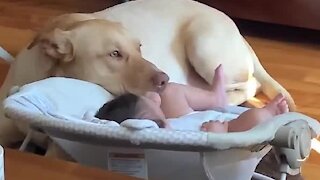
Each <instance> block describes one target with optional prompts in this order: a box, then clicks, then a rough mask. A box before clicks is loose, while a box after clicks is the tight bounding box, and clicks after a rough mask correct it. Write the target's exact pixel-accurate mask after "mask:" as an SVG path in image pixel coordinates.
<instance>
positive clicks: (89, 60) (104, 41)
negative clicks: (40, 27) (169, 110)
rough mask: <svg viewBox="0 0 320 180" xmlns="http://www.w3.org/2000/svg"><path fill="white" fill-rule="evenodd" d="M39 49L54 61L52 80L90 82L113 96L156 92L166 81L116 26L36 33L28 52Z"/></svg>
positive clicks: (92, 24) (91, 23) (83, 25)
mask: <svg viewBox="0 0 320 180" xmlns="http://www.w3.org/2000/svg"><path fill="white" fill-rule="evenodd" d="M35 45H39V47H40V48H41V50H42V51H43V52H44V53H45V54H46V55H47V56H49V57H50V59H52V60H53V61H55V64H56V65H55V67H54V68H53V71H52V75H53V76H64V77H71V78H77V79H81V80H85V81H90V82H93V83H96V84H99V85H101V86H103V87H104V88H105V89H107V90H108V91H110V92H111V93H113V94H117V95H119V94H122V93H124V92H131V93H136V94H141V93H144V92H146V91H160V90H162V89H163V88H164V87H165V85H166V84H167V82H168V80H169V77H168V76H167V75H166V74H165V73H164V72H162V71H160V70H159V69H158V68H157V67H156V66H155V65H153V64H152V63H150V62H148V61H147V60H145V59H144V58H143V57H142V55H141V52H140V46H141V44H140V41H139V40H138V39H135V38H133V37H132V36H131V35H130V34H129V33H128V32H127V31H126V29H125V28H123V27H122V26H121V25H120V24H119V23H115V22H110V21H107V20H99V19H88V20H82V21H77V22H75V23H71V25H70V26H67V27H65V26H63V28H57V27H54V28H52V27H51V28H48V29H46V30H45V31H43V32H41V33H39V34H38V35H37V36H36V37H35V39H34V41H33V42H32V43H31V44H30V45H29V47H28V48H29V49H30V48H32V47H33V46H35Z"/></svg>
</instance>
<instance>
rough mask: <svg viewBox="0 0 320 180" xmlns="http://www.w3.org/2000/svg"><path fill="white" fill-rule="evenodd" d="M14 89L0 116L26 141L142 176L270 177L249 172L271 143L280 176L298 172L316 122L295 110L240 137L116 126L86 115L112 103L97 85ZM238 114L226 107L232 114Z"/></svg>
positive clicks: (54, 83) (67, 82)
mask: <svg viewBox="0 0 320 180" xmlns="http://www.w3.org/2000/svg"><path fill="white" fill-rule="evenodd" d="M15 89H16V90H15V93H13V94H11V95H10V96H9V97H8V98H7V99H6V100H5V101H4V108H5V109H4V110H5V114H6V116H7V117H8V118H10V119H12V120H14V121H16V122H18V123H27V124H28V125H29V128H30V131H29V134H28V136H31V135H32V133H33V132H35V131H41V132H43V133H46V134H47V135H49V136H50V137H51V138H52V139H53V140H54V141H55V142H56V143H58V144H59V145H60V146H61V147H62V148H63V149H64V150H65V151H66V152H67V153H68V154H70V155H71V156H72V157H73V158H74V159H75V160H76V161H77V162H79V163H81V164H86V165H92V166H97V167H102V168H106V169H109V170H113V171H119V172H122V173H126V174H129V175H131V176H136V177H140V178H144V179H152V180H157V179H159V180H163V179H166V180H170V179H172V180H177V179H181V180H182V179H183V180H195V179H196V180H202V179H216V180H245V179H251V178H252V177H254V178H257V179H271V178H268V177H266V176H263V175H261V174H258V173H255V172H254V171H255V168H256V166H257V164H258V163H259V161H260V160H261V159H262V157H263V156H264V155H266V153H267V152H268V151H269V150H270V149H271V147H272V146H273V147H274V148H275V149H276V150H278V151H279V152H280V154H281V159H282V163H283V164H282V166H281V168H280V169H279V171H281V172H282V173H283V176H282V179H285V175H286V174H297V173H298V172H300V167H301V163H302V161H303V160H304V159H305V158H307V157H308V155H309V153H310V150H311V139H313V138H315V137H317V136H318V135H319V133H320V124H319V123H318V121H317V120H315V119H312V118H310V117H308V116H305V115H303V114H301V113H296V112H289V113H285V114H282V115H278V116H276V117H274V118H273V119H271V120H269V121H268V122H266V123H264V124H260V125H258V126H256V127H255V128H252V129H251V130H248V131H245V132H236V133H222V134H215V133H210V132H200V131H194V130H190V129H188V128H185V129H184V127H173V129H171V130H168V129H161V128H158V127H157V126H156V125H155V124H154V123H153V122H152V121H148V120H145V121H141V122H143V123H138V124H137V123H136V122H137V121H134V120H127V121H124V122H123V123H121V124H117V123H115V122H113V121H106V120H97V119H95V118H92V117H93V114H94V112H95V111H96V110H97V109H99V107H101V106H102V105H103V104H104V103H105V102H106V101H108V100H110V99H112V96H111V94H110V93H108V92H107V91H106V90H104V89H103V88H101V87H100V86H98V85H95V84H92V83H89V82H85V81H81V80H76V79H70V78H58V77H56V78H48V79H44V80H40V81H36V82H33V83H30V84H27V85H24V86H22V87H15ZM245 110H247V108H244V107H238V106H230V107H228V112H229V113H234V114H240V113H241V112H243V111H245ZM27 141H28V137H27V138H26V140H25V143H26V142H27ZM25 143H24V145H25Z"/></svg>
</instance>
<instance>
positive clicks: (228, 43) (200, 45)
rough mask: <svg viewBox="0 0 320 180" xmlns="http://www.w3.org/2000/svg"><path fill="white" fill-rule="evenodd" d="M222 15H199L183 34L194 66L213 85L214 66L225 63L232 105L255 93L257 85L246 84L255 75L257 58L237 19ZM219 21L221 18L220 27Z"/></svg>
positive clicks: (188, 54) (189, 57)
mask: <svg viewBox="0 0 320 180" xmlns="http://www.w3.org/2000/svg"><path fill="white" fill-rule="evenodd" d="M219 18H220V19H217V18H216V17H214V16H208V17H206V18H195V19H193V20H191V21H190V23H189V24H188V25H186V28H184V30H183V33H182V34H183V36H184V37H183V38H184V39H185V44H186V52H187V56H188V59H189V61H190V63H191V65H192V66H193V67H194V69H195V71H196V72H197V73H198V74H199V75H200V76H201V77H202V78H203V79H204V80H205V81H206V82H207V83H209V84H211V82H212V78H213V75H214V69H215V68H216V67H217V66H218V65H219V64H222V65H223V67H224V69H225V76H226V81H227V87H228V89H227V90H228V91H227V92H228V97H229V104H233V105H238V104H241V103H243V102H245V101H246V100H247V99H249V98H251V97H253V96H254V95H255V91H256V89H257V86H255V85H253V86H252V87H249V86H247V85H243V84H246V83H247V82H249V81H250V79H251V78H253V77H252V74H253V61H252V57H251V53H250V52H249V51H248V49H247V47H246V44H245V43H244V42H243V37H242V36H241V35H240V33H239V31H238V29H237V27H236V26H235V24H234V23H233V21H231V20H230V19H228V18H225V19H221V16H219ZM216 21H221V23H219V26H217V25H216V24H217V22H216ZM237 84H239V85H238V86H237ZM228 85H229V86H228ZM249 88H252V89H251V91H253V92H252V93H250V89H249Z"/></svg>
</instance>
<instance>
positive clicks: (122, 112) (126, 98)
mask: <svg viewBox="0 0 320 180" xmlns="http://www.w3.org/2000/svg"><path fill="white" fill-rule="evenodd" d="M226 106H227V96H226V92H225V81H224V76H223V68H222V66H221V65H220V66H218V67H217V69H216V70H215V75H214V78H213V82H212V86H211V90H204V89H199V88H195V87H192V86H187V85H182V84H177V83H168V85H167V87H166V88H165V89H164V90H163V92H161V93H159V94H158V93H155V92H148V93H146V94H145V95H143V96H137V95H134V94H130V93H128V94H124V95H121V96H119V97H117V98H115V99H113V100H112V101H110V102H108V103H106V104H104V105H103V106H102V107H101V108H100V109H99V111H98V112H97V114H96V115H95V116H96V117H97V118H99V119H107V120H114V121H116V122H118V123H121V122H122V121H124V120H126V119H150V120H153V121H155V122H156V123H157V124H158V126H159V127H162V128H170V127H169V125H168V124H169V123H168V121H170V119H172V118H178V117H181V116H183V115H188V114H191V113H201V112H196V111H205V110H213V111H214V110H216V111H215V112H217V111H218V109H224V108H225V107H226ZM288 111H289V110H288V104H287V102H286V100H285V97H284V96H283V95H282V94H279V95H277V96H276V97H275V98H274V99H272V100H271V101H270V102H269V103H268V104H267V105H266V106H265V107H263V108H253V109H249V110H247V111H245V112H244V113H242V114H240V115H239V116H238V117H237V118H235V119H234V120H231V121H229V122H220V121H219V120H218V119H210V120H208V121H207V122H204V123H203V124H202V126H201V129H200V130H202V131H207V132H215V133H222V132H239V131H246V130H249V129H251V128H253V127H254V126H256V125H257V124H260V123H263V122H265V121H267V120H269V119H270V118H272V117H273V116H276V115H279V114H282V113H286V112H288Z"/></svg>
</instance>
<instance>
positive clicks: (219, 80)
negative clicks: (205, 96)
mask: <svg viewBox="0 0 320 180" xmlns="http://www.w3.org/2000/svg"><path fill="white" fill-rule="evenodd" d="M212 92H213V96H214V102H215V104H216V107H220V108H222V109H223V108H225V107H226V106H227V94H226V89H225V79H224V72H223V68H222V65H221V64H220V65H219V66H218V67H217V68H216V69H215V73H214V77H213V80H212Z"/></svg>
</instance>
